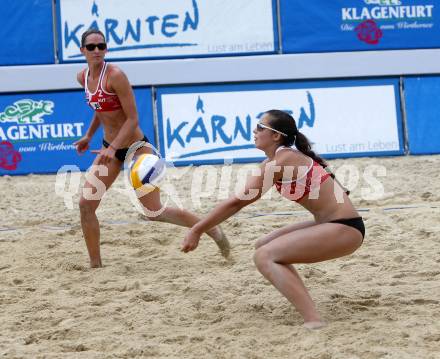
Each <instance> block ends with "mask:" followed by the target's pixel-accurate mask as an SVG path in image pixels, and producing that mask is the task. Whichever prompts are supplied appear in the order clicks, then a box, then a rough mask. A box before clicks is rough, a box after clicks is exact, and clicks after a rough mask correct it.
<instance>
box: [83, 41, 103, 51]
mask: <svg viewBox="0 0 440 359" xmlns="http://www.w3.org/2000/svg"><path fill="white" fill-rule="evenodd" d="M84 47H85V48H86V49H87V51H93V50H95V49H96V48H98V50H101V51H102V50H105V49H106V48H107V44H106V43H104V42H101V43H100V44H87V45H84Z"/></svg>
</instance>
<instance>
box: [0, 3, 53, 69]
mask: <svg viewBox="0 0 440 359" xmlns="http://www.w3.org/2000/svg"><path fill="white" fill-rule="evenodd" d="M0 24H1V26H0V39H1V40H2V44H1V47H2V50H1V51H0V66H2V65H33V64H53V63H55V56H54V41H53V40H54V35H53V21H52V0H20V1H2V2H1V11H0Z"/></svg>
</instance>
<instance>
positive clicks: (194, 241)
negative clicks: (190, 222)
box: [181, 229, 201, 253]
mask: <svg viewBox="0 0 440 359" xmlns="http://www.w3.org/2000/svg"><path fill="white" fill-rule="evenodd" d="M200 236H201V235H200V234H197V233H196V232H195V231H194V230H192V229H191V230H190V231H189V232H188V233H187V234H186V236H185V239H184V240H183V242H182V245H181V251H182V252H185V253H188V252H190V251H193V250H194V249H196V248H197V246H198V245H199V240H200Z"/></svg>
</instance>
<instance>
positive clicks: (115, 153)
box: [75, 29, 229, 268]
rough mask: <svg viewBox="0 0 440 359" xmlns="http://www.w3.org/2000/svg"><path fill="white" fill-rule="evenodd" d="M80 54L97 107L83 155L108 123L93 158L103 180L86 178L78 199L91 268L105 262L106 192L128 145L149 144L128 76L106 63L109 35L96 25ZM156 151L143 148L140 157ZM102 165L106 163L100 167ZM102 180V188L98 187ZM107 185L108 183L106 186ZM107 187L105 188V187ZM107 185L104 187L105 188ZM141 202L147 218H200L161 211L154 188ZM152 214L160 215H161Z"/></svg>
mask: <svg viewBox="0 0 440 359" xmlns="http://www.w3.org/2000/svg"><path fill="white" fill-rule="evenodd" d="M81 52H82V53H83V54H84V56H85V58H86V60H87V69H84V70H82V71H80V72H79V73H78V75H77V80H78V82H79V83H80V84H81V86H82V87H84V90H85V93H86V101H87V103H88V105H89V106H90V107H92V109H93V110H94V111H95V113H94V115H93V119H92V122H91V123H90V126H89V128H88V130H87V132H86V134H85V136H84V137H82V138H81V139H80V140H79V141H77V142H76V143H75V145H76V148H77V151H78V152H79V153H81V152H84V151H86V150H87V149H88V148H89V143H90V140H91V139H92V136H93V135H94V133H95V132H96V130H97V129H98V127H99V126H100V125H102V126H103V130H104V140H103V141H102V148H101V150H100V151H97V152H98V155H97V157H96V159H95V160H94V162H93V167H92V168H91V170H90V171H91V173H92V174H93V175H94V176H95V177H96V179H97V180H99V181H100V182H102V183H100V182H99V181H91V180H89V179H88V180H86V182H85V184H84V188H83V192H82V196H81V199H80V202H79V207H80V213H81V226H82V231H83V234H84V239H85V241H86V245H87V250H88V252H89V256H90V266H91V267H92V268H97V267H101V266H102V262H101V254H100V229H99V222H98V218H97V216H96V209H97V208H98V206H99V203H100V202H101V199H102V196H103V195H104V193H105V191H106V190H107V189H108V188H109V187H110V186H111V184H112V183H113V182H114V181H115V179H116V177H117V176H118V174H119V172H120V171H121V166H122V164H123V162H124V160H125V156H126V154H127V151H128V149H129V147H130V146H131V145H132V144H133V143H135V142H138V141H145V142H148V139H147V138H146V137H145V135H144V134H143V133H142V130H141V129H140V127H139V123H138V114H137V110H136V103H135V99H134V94H133V90H132V88H131V85H130V83H129V82H128V79H127V76H126V75H125V74H124V72H122V71H121V69H119V68H118V67H117V66H116V65H113V64H108V63H106V62H105V61H104V57H105V54H106V53H107V44H106V41H105V37H104V34H103V33H102V32H101V31H99V30H96V29H90V30H87V31H86V32H84V33H83V35H82V38H81ZM141 153H152V151H151V149H150V148H148V147H146V146H144V147H141V148H140V149H138V150H137V151H136V153H135V155H139V154H141ZM97 165H100V166H105V168H104V171H102V169H103V167H101V168H100V171H98V168H97V167H96V166H97ZM99 184H101V186H100V185H99ZM102 184H103V185H102ZM101 187H102V188H101ZM102 189H104V190H102ZM139 200H140V202H141V204H142V205H143V206H144V208H146V209H147V211H146V212H147V213H150V214H147V216H148V218H149V219H150V220H156V221H161V222H168V223H173V224H177V225H180V226H186V227H191V226H193V225H194V224H195V223H196V222H197V221H198V220H199V218H197V217H196V216H195V215H194V214H192V213H191V212H188V211H186V210H183V209H178V208H171V207H166V208H165V209H162V204H161V202H160V192H159V189H157V188H156V189H155V190H154V191H153V192H150V193H148V194H146V195H144V196H142V197H141V198H139ZM151 212H153V213H154V212H156V213H160V214H158V215H157V216H156V215H151ZM207 234H208V235H209V236H210V237H212V238H213V239H214V240H215V241H216V243H217V245H218V246H219V247H220V249H221V251H222V254H223V255H227V254H228V251H229V244H228V242H227V240H226V238H225V237H224V236H223V233H222V231H221V230H220V228H219V227H215V228H213V229H211V230H209V231H208V232H207Z"/></svg>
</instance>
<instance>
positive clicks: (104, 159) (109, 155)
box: [91, 147, 116, 165]
mask: <svg viewBox="0 0 440 359" xmlns="http://www.w3.org/2000/svg"><path fill="white" fill-rule="evenodd" d="M91 152H93V153H97V154H98V156H99V158H98V163H97V164H98V165H105V164H107V163H109V162H110V161H111V160H113V159H114V158H115V153H116V151H115V150H114V149H113V148H112V147H107V148H103V149H101V150H99V151H97V150H93V151H91Z"/></svg>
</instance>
